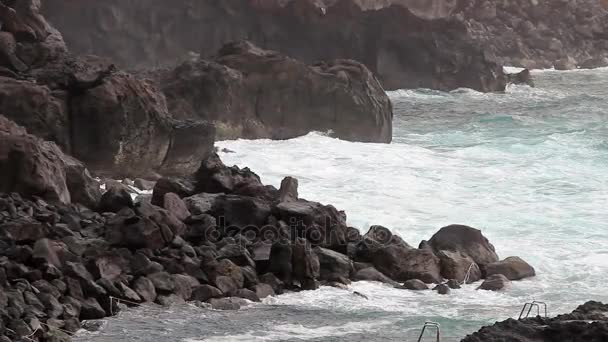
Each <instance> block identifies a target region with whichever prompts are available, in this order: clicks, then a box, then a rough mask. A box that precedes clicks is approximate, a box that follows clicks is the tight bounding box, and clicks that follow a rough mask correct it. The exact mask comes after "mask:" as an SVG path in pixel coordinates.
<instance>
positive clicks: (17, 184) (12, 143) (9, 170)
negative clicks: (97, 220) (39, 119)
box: [0, 115, 101, 207]
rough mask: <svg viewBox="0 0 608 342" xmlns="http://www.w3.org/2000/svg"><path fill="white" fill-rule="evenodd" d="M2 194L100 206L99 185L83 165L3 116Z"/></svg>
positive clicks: (0, 139) (0, 121)
mask: <svg viewBox="0 0 608 342" xmlns="http://www.w3.org/2000/svg"><path fill="white" fill-rule="evenodd" d="M0 192H5V193H6V192H18V193H21V194H23V195H25V196H38V197H40V198H42V199H44V200H46V201H49V202H52V203H63V204H68V203H71V202H74V203H77V202H78V203H81V204H84V205H86V206H89V207H94V206H96V205H97V201H98V200H99V198H100V196H101V192H100V190H99V184H98V183H97V182H96V181H95V180H94V179H93V178H92V177H91V176H90V174H89V172H88V171H87V169H86V168H85V167H84V165H83V164H82V163H80V162H79V161H77V160H75V159H74V158H72V157H70V156H68V155H66V154H64V153H63V152H62V151H61V149H59V147H57V145H55V144H54V143H52V142H47V141H43V140H41V139H39V138H37V137H35V136H33V135H30V134H27V132H26V131H25V129H23V128H22V127H19V126H17V125H16V124H15V123H14V122H12V121H10V120H8V119H7V118H6V117H4V116H3V115H0Z"/></svg>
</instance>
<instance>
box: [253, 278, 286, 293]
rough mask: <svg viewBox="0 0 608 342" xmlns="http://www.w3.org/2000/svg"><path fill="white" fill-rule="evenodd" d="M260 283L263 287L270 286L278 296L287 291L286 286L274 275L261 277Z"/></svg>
mask: <svg viewBox="0 0 608 342" xmlns="http://www.w3.org/2000/svg"><path fill="white" fill-rule="evenodd" d="M260 283H261V285H264V284H266V285H269V286H270V287H271V288H272V290H273V291H274V293H276V294H282V293H283V290H284V289H285V284H284V283H283V282H282V281H281V280H279V278H277V277H276V276H275V275H274V274H272V273H265V274H262V275H261V276H260ZM258 297H260V298H263V296H259V295H258Z"/></svg>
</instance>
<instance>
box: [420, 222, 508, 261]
mask: <svg viewBox="0 0 608 342" xmlns="http://www.w3.org/2000/svg"><path fill="white" fill-rule="evenodd" d="M429 245H430V246H431V247H432V248H433V250H434V251H435V252H439V251H442V250H446V251H452V252H460V255H461V256H464V257H467V256H468V257H470V258H471V259H472V260H473V261H474V262H475V263H477V264H478V265H479V267H480V268H481V269H482V271H483V268H484V267H485V265H487V264H490V263H493V262H497V261H498V255H496V252H495V250H494V246H493V245H492V244H491V243H490V242H489V241H488V239H487V238H486V237H485V236H483V235H482V234H481V231H480V230H478V229H475V228H471V227H468V226H463V225H451V226H447V227H443V228H441V229H440V230H439V231H438V232H437V233H435V235H433V237H432V238H431V239H430V240H429ZM465 272H466V271H465Z"/></svg>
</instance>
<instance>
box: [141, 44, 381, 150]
mask: <svg viewBox="0 0 608 342" xmlns="http://www.w3.org/2000/svg"><path fill="white" fill-rule="evenodd" d="M148 76H151V77H152V78H153V79H155V80H156V83H157V85H158V87H159V88H160V89H161V90H162V92H163V93H164V94H165V96H166V98H167V103H168V105H169V111H170V112H172V113H174V117H176V118H179V119H195V120H205V121H210V122H214V123H215V124H216V127H217V128H218V129H217V138H218V139H234V138H273V139H288V138H293V137H297V136H301V135H305V134H307V133H309V132H311V131H321V132H327V131H332V132H333V135H335V136H336V137H339V138H341V139H346V140H353V141H365V142H384V143H387V142H390V141H391V139H392V118H393V114H392V106H391V103H390V100H389V99H388V97H387V95H386V94H385V93H384V90H383V89H382V87H381V86H380V84H379V83H378V81H377V80H376V79H375V77H374V76H373V74H372V73H371V72H370V71H369V70H368V69H367V68H366V67H365V66H363V65H362V64H360V63H357V62H355V61H350V60H336V61H332V62H328V63H321V64H316V65H313V66H307V65H305V64H304V63H302V62H299V61H297V60H295V59H292V58H289V57H286V56H283V55H281V54H279V53H277V52H274V51H267V50H262V49H260V48H258V47H256V46H254V45H253V44H251V43H249V42H247V41H243V42H239V43H232V44H228V45H226V46H224V47H222V49H221V50H220V51H219V53H218V55H217V56H216V57H215V59H214V60H213V61H207V60H200V59H199V60H196V61H190V62H186V63H184V64H182V65H180V66H178V67H177V68H175V69H169V70H164V71H158V72H154V73H148Z"/></svg>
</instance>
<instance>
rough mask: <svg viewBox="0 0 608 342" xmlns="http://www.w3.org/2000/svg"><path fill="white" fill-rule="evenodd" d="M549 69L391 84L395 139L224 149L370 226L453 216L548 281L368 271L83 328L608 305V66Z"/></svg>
mask: <svg viewBox="0 0 608 342" xmlns="http://www.w3.org/2000/svg"><path fill="white" fill-rule="evenodd" d="M533 76H534V80H535V82H536V87H535V88H530V87H528V86H511V87H509V88H508V90H507V91H506V93H496V94H483V93H478V92H475V91H472V90H467V89H461V90H455V91H452V92H439V91H432V90H401V91H395V92H391V93H389V96H390V97H391V99H392V101H393V104H394V109H395V118H394V139H393V143H392V144H390V145H387V144H365V143H353V142H346V141H341V140H338V139H334V138H331V137H329V136H327V135H324V134H320V133H312V134H309V135H307V136H304V137H301V138H297V139H292V140H289V141H270V140H257V141H246V140H238V141H221V142H218V143H217V144H216V145H217V146H218V147H220V149H222V148H226V149H229V150H232V151H234V153H222V155H221V157H222V159H223V160H224V161H225V162H226V163H227V164H236V165H239V166H243V167H244V166H248V167H250V168H251V169H252V170H254V171H255V172H256V173H258V174H259V175H260V177H261V178H262V181H263V182H264V183H266V184H272V185H275V186H277V187H278V185H279V184H280V181H281V179H282V178H283V177H285V176H294V177H297V178H298V179H299V182H300V188H299V191H300V197H302V198H306V199H310V200H315V201H320V202H322V203H326V204H333V205H334V206H336V207H338V208H339V209H343V210H345V211H346V213H347V215H348V222H349V224H350V225H352V226H354V227H358V228H359V229H360V230H362V232H363V233H364V232H365V231H366V230H367V228H368V227H369V226H370V225H373V224H381V225H384V226H386V227H389V228H391V229H392V230H393V231H394V232H396V233H398V234H399V235H401V236H402V237H403V238H404V239H405V240H406V241H407V242H409V243H410V244H411V245H417V244H418V243H419V242H420V241H421V240H423V239H429V238H430V237H431V236H432V235H433V234H434V233H435V232H436V231H437V230H438V229H439V228H441V227H443V226H445V225H448V224H452V223H460V224H467V225H470V226H473V227H476V228H478V229H481V230H482V232H483V234H484V235H485V236H486V237H487V238H488V239H489V240H490V241H491V242H492V243H493V244H494V246H495V247H496V251H497V252H498V254H499V256H500V257H501V258H504V257H508V256H512V255H517V256H520V257H522V258H523V259H525V260H526V261H528V262H529V263H530V264H532V265H533V266H534V267H535V268H536V272H537V274H538V275H537V276H536V277H535V278H531V279H526V280H523V281H518V282H514V283H513V285H512V287H511V288H510V289H509V290H507V291H504V292H486V291H477V290H476V287H477V286H478V285H479V284H472V285H467V286H465V287H464V288H463V289H460V290H455V291H452V294H451V295H448V296H442V295H439V294H437V293H435V292H433V291H423V292H413V291H406V290H398V289H393V288H391V287H389V286H387V285H383V284H379V283H370V282H359V283H353V284H352V285H351V287H350V290H343V289H336V288H328V287H327V288H325V287H324V288H321V289H320V290H318V291H305V292H301V293H291V294H285V295H282V296H278V297H274V298H268V299H266V300H265V301H264V302H262V303H257V304H252V305H251V306H248V307H246V308H244V309H241V310H240V311H232V312H227V311H214V310H208V309H201V308H198V307H195V306H193V305H186V306H183V307H177V308H171V309H166V308H158V307H153V306H152V307H143V308H139V309H133V310H129V311H127V312H124V313H121V314H120V315H119V316H118V317H115V318H111V319H109V320H107V321H106V322H105V324H104V326H103V328H102V329H101V330H100V331H99V332H95V333H83V334H81V336H80V338H79V339H77V340H81V341H161V340H162V341H189V342H194V341H255V340H260V341H370V340H371V341H416V340H417V338H418V334H419V333H420V328H421V326H422V325H423V324H424V322H425V321H427V320H430V321H435V322H438V323H440V324H441V329H442V334H443V341H459V340H460V339H461V338H463V337H464V336H465V335H467V334H468V333H471V332H473V331H476V330H478V329H479V328H480V327H481V326H483V325H487V324H491V323H493V322H495V321H497V320H504V319H506V318H509V317H517V316H518V315H519V311H520V310H521V308H522V306H523V304H524V303H525V302H528V301H531V300H542V301H545V302H547V304H548V310H549V314H550V315H556V314H558V313H562V312H565V311H571V310H572V309H574V308H575V307H576V306H577V305H579V304H582V303H583V302H585V301H587V300H591V299H593V300H600V301H602V300H603V301H608V291H606V282H607V280H608V277H607V276H606V274H608V210H607V204H608V71H607V70H594V71H589V70H586V71H571V72H557V71H545V72H534V73H533ZM352 291H359V292H361V293H363V294H365V295H366V296H368V297H369V300H365V299H363V298H361V297H359V296H355V295H353V294H352ZM431 340H433V339H432V337H431V335H430V334H429V336H428V337H427V338H426V341H431ZM433 341H434V340H433Z"/></svg>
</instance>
